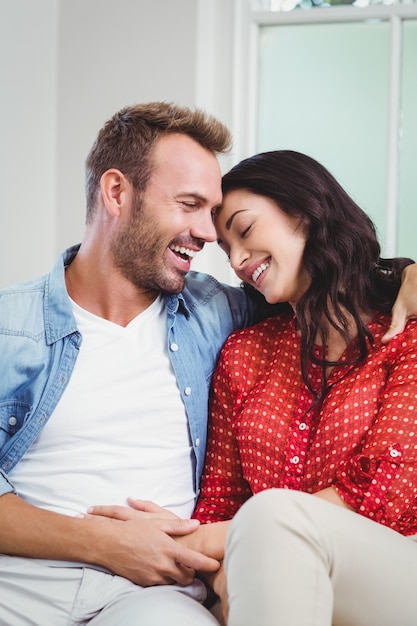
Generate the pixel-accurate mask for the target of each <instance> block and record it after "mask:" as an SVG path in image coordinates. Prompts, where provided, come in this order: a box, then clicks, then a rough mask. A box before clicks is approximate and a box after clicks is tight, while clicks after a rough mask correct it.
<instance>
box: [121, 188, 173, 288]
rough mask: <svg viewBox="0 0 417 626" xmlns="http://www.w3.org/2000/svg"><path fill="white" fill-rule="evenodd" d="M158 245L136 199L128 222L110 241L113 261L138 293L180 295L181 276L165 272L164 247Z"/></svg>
mask: <svg viewBox="0 0 417 626" xmlns="http://www.w3.org/2000/svg"><path fill="white" fill-rule="evenodd" d="M161 242H162V237H161V236H160V233H159V232H158V230H157V228H156V224H155V222H154V221H153V220H152V219H151V218H149V217H148V215H147V214H146V212H145V210H144V207H143V203H142V202H141V200H140V198H139V197H138V196H136V198H135V200H134V205H133V206H132V216H131V219H130V221H129V223H128V224H127V226H126V227H125V229H124V230H123V231H121V232H120V233H119V234H118V236H117V238H116V239H115V240H114V241H113V242H112V245H111V253H112V255H113V262H114V264H115V266H116V267H117V268H118V269H119V270H120V271H121V273H122V274H123V276H124V277H125V278H127V280H129V281H130V282H131V283H132V284H133V285H135V286H136V287H137V288H138V289H140V290H146V291H148V290H152V291H158V292H166V293H180V291H182V290H183V288H184V279H185V275H184V274H183V273H181V272H180V271H177V272H175V270H171V271H170V272H169V271H168V270H166V269H165V267H164V264H163V262H164V261H163V260H164V254H165V252H166V246H165V247H164V244H163V243H161Z"/></svg>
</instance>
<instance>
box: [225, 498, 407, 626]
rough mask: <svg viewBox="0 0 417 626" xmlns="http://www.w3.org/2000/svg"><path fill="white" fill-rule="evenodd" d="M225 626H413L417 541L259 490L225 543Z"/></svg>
mask: <svg viewBox="0 0 417 626" xmlns="http://www.w3.org/2000/svg"><path fill="white" fill-rule="evenodd" d="M225 569H226V574H227V580H228V592H229V621H228V626H331V625H333V626H416V625H417V542H416V537H415V536H413V537H403V536H402V535H400V534H399V533H397V532H395V531H393V530H391V529H388V528H386V527H384V526H381V525H380V524H377V523H376V522H372V521H370V520H368V519H367V518H364V517H362V516H360V515H358V514H357V513H353V512H351V511H348V510H346V509H343V508H341V507H339V506H337V505H335V504H329V503H328V502H325V501H323V500H322V499H320V498H318V497H316V496H312V495H310V494H305V493H300V492H296V491H290V490H284V489H271V490H267V491H264V492H262V493H260V494H258V495H256V496H254V497H253V498H251V499H250V500H248V502H246V503H245V505H244V506H243V507H242V508H241V509H240V511H239V512H238V513H237V515H236V516H235V518H234V520H233V522H232V524H231V527H230V530H229V534H228V539H227V545H226V558H225Z"/></svg>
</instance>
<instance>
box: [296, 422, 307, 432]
mask: <svg viewBox="0 0 417 626" xmlns="http://www.w3.org/2000/svg"><path fill="white" fill-rule="evenodd" d="M298 428H299V429H300V430H305V429H306V428H307V424H306V423H305V422H301V424H300V425H299V427H298Z"/></svg>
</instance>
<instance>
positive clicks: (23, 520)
mask: <svg viewBox="0 0 417 626" xmlns="http://www.w3.org/2000/svg"><path fill="white" fill-rule="evenodd" d="M197 526H198V522H197V523H195V521H194V520H181V519H168V518H162V517H161V518H157V517H155V516H153V517H152V518H151V517H149V516H140V515H139V514H137V515H136V516H135V517H134V518H133V519H126V520H124V519H106V518H103V517H98V518H92V517H90V516H88V517H85V518H76V517H69V516H66V515H60V514H58V513H53V512H51V511H46V510H44V509H40V508H36V507H33V506H31V505H30V504H28V503H27V502H25V501H24V500H22V499H21V498H19V497H18V496H16V495H15V494H12V493H6V494H4V495H3V496H1V497H0V528H1V532H0V553H3V554H9V555H15V556H23V557H28V558H40V559H53V560H60V561H61V560H62V561H74V562H77V561H78V562H83V563H85V562H87V563H90V564H95V565H98V566H101V567H103V568H105V569H108V570H109V571H111V572H112V573H114V574H117V575H119V576H123V577H125V578H128V579H129V580H131V581H132V582H134V583H136V584H138V585H142V586H149V585H160V584H172V583H173V582H177V583H179V584H181V585H187V584H189V583H191V582H192V580H193V579H194V574H195V571H196V570H202V571H207V572H210V571H211V572H214V571H216V570H217V569H218V567H219V563H218V562H217V561H215V560H214V559H210V558H208V557H206V556H204V555H202V554H199V553H198V552H195V551H194V550H191V549H189V548H187V547H185V546H181V545H180V544H178V543H177V542H176V541H175V540H174V539H173V538H172V537H171V536H170V535H172V536H181V535H185V534H188V533H192V532H193V531H194V530H195V529H196V527H197Z"/></svg>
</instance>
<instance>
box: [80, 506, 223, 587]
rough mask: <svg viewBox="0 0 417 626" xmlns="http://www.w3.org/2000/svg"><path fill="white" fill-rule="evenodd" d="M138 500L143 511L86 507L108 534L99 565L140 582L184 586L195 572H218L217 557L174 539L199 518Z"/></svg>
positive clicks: (191, 528) (193, 527)
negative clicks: (182, 517) (180, 514)
mask: <svg viewBox="0 0 417 626" xmlns="http://www.w3.org/2000/svg"><path fill="white" fill-rule="evenodd" d="M129 502H130V503H134V502H136V501H132V500H130V501H129ZM137 502H138V503H139V502H140V503H142V504H143V506H144V508H145V509H146V511H143V510H135V509H133V508H129V507H123V506H94V507H91V508H90V509H89V511H88V515H87V516H86V517H87V518H88V519H89V520H90V521H91V523H94V524H96V525H97V527H99V526H101V527H102V532H103V533H104V534H105V536H106V537H108V539H107V540H106V550H105V558H104V559H103V555H102V556H100V557H97V562H98V559H100V561H99V564H100V565H102V566H104V567H106V568H107V569H109V570H110V571H112V572H114V573H115V574H118V575H119V576H124V577H125V578H128V579H129V580H132V581H133V582H135V583H137V584H139V585H142V586H150V585H161V584H172V583H178V584H180V585H187V584H190V583H191V582H192V581H193V580H194V577H195V572H196V571H200V572H215V571H217V569H218V568H219V565H220V564H219V562H218V561H217V560H215V559H212V558H210V557H207V556H205V555H204V554H201V553H200V552H197V551H195V550H192V549H190V548H188V547H186V546H183V545H181V544H180V543H178V542H177V541H175V539H174V537H182V536H185V535H188V534H191V533H193V532H194V531H195V530H196V529H197V528H198V527H199V522H198V521H197V520H184V519H180V518H178V517H177V516H175V515H174V514H172V513H170V512H169V511H166V510H165V509H161V508H160V507H158V506H157V505H153V504H152V503H143V502H142V501H137Z"/></svg>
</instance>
